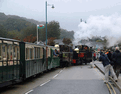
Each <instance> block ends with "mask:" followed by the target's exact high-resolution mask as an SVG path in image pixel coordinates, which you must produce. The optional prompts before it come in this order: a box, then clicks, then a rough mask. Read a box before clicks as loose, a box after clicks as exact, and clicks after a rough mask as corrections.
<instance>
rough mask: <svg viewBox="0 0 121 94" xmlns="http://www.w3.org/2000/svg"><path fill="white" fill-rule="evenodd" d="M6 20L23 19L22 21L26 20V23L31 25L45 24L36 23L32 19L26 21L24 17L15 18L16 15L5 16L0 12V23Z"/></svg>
mask: <svg viewBox="0 0 121 94" xmlns="http://www.w3.org/2000/svg"><path fill="white" fill-rule="evenodd" d="M8 18H14V19H23V20H26V21H28V22H31V23H33V24H45V22H44V21H42V22H39V21H36V20H34V19H28V18H25V17H19V16H16V15H5V14H4V13H1V12H0V22H1V21H5V20H7V19H8Z"/></svg>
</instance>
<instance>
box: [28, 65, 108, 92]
mask: <svg viewBox="0 0 121 94" xmlns="http://www.w3.org/2000/svg"><path fill="white" fill-rule="evenodd" d="M40 93H41V94H109V91H108V88H107V86H106V84H104V81H103V75H102V74H101V73H100V72H99V70H98V69H96V68H91V67H90V64H88V65H79V66H71V67H67V68H65V69H64V70H63V71H62V72H61V73H59V74H58V75H56V77H54V78H53V79H51V80H49V81H47V82H46V83H45V84H44V85H40V86H38V87H36V88H34V89H33V90H32V92H30V93H29V94H40Z"/></svg>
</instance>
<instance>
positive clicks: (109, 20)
mask: <svg viewBox="0 0 121 94" xmlns="http://www.w3.org/2000/svg"><path fill="white" fill-rule="evenodd" d="M78 27H79V30H78V31H76V32H75V34H74V38H75V41H74V43H76V44H77V43H78V41H79V40H80V39H84V38H87V37H89V38H91V36H101V37H104V36H107V39H108V42H109V45H108V46H113V45H114V44H116V43H117V42H119V40H120V39H121V15H118V14H117V13H115V14H114V15H111V16H103V15H101V16H90V17H89V18H88V19H87V21H86V23H85V22H80V24H79V25H78Z"/></svg>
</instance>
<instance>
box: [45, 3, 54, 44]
mask: <svg viewBox="0 0 121 94" xmlns="http://www.w3.org/2000/svg"><path fill="white" fill-rule="evenodd" d="M47 6H52V7H51V8H54V5H51V4H47V1H46V2H45V16H46V45H47Z"/></svg>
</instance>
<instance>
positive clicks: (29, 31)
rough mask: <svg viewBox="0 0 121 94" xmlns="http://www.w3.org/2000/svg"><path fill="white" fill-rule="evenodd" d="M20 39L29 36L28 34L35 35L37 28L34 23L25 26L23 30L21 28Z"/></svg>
mask: <svg viewBox="0 0 121 94" xmlns="http://www.w3.org/2000/svg"><path fill="white" fill-rule="evenodd" d="M21 34H22V36H21V40H23V39H24V38H25V37H27V36H29V35H31V34H32V35H33V36H37V28H36V25H33V26H31V27H26V28H24V29H23V30H21Z"/></svg>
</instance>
